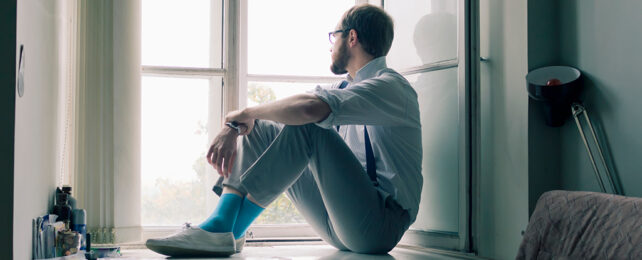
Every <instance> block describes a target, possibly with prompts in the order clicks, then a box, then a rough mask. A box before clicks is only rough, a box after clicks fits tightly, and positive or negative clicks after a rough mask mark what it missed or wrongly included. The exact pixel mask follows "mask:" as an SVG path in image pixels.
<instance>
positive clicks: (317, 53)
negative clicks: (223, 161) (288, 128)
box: [245, 0, 355, 224]
mask: <svg viewBox="0 0 642 260" xmlns="http://www.w3.org/2000/svg"><path fill="white" fill-rule="evenodd" d="M354 3H355V1H354V0H332V1H297V0H278V1H264V0H248V1H247V18H246V19H247V71H248V73H247V75H245V79H246V86H247V92H245V93H246V95H247V100H246V102H247V106H253V105H258V104H262V103H266V102H270V101H274V100H277V99H282V98H284V97H288V96H291V95H294V94H299V93H304V92H306V91H309V90H312V89H313V88H314V87H315V86H317V85H319V84H330V83H334V82H336V81H339V80H340V79H341V77H339V76H335V75H333V74H332V73H331V72H330V69H329V68H330V63H331V59H330V52H329V50H330V47H331V46H330V44H329V42H328V39H327V38H328V37H327V35H328V34H327V33H328V31H331V30H332V29H334V27H335V26H336V24H337V22H338V21H339V19H340V18H341V15H342V14H343V12H345V10H347V9H348V8H350V7H351V6H352V5H354ZM292 10H296V11H292ZM255 223H256V224H268V223H269V224H295V223H304V220H303V217H302V216H301V215H300V214H299V213H298V212H297V211H296V209H295V208H294V206H293V205H292V204H291V203H290V202H289V200H288V199H287V198H286V197H285V195H281V197H279V199H277V201H275V202H274V203H273V204H272V205H270V207H268V209H266V211H265V212H264V213H263V214H261V216H260V217H259V218H258V219H257V221H256V222H255Z"/></svg>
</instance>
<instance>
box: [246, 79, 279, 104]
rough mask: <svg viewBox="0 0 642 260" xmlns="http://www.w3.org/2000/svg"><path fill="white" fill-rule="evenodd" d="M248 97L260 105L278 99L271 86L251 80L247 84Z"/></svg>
mask: <svg viewBox="0 0 642 260" xmlns="http://www.w3.org/2000/svg"><path fill="white" fill-rule="evenodd" d="M247 98H248V99H250V100H252V101H254V102H256V103H257V104H259V105H260V104H265V103H268V102H272V101H274V100H276V95H275V94H274V90H272V89H271V88H270V87H265V86H260V85H259V84H257V83H255V82H251V83H249V84H248V86H247Z"/></svg>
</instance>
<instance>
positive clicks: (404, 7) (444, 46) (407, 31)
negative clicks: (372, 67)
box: [385, 0, 458, 70]
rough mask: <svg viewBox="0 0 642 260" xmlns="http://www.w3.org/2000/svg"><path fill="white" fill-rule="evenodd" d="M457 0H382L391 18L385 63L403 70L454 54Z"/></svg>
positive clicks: (449, 57)
mask: <svg viewBox="0 0 642 260" xmlns="http://www.w3.org/2000/svg"><path fill="white" fill-rule="evenodd" d="M457 2H458V1H452V0H430V1H426V0H408V1H386V2H385V9H386V11H388V13H390V15H391V16H392V17H393V19H394V21H395V39H394V41H393V43H392V48H391V49H390V53H389V54H388V59H387V60H388V65H389V66H390V67H392V68H394V69H396V70H403V69H407V68H410V67H415V66H421V65H423V64H428V63H433V62H437V61H443V60H449V59H455V58H457ZM409 6H412V7H413V8H408V7H409Z"/></svg>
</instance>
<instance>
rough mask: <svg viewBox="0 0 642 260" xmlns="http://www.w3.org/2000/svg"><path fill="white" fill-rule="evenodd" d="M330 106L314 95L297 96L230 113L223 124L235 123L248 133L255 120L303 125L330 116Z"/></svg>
mask: <svg viewBox="0 0 642 260" xmlns="http://www.w3.org/2000/svg"><path fill="white" fill-rule="evenodd" d="M330 112H331V110H330V106H328V104H327V103H325V102H324V101H323V100H321V99H319V98H318V97H317V96H316V95H314V94H298V95H294V96H291V97H288V98H284V99H281V100H278V101H274V102H271V103H268V104H264V105H259V106H254V107H248V108H246V109H243V110H240V111H233V112H230V113H229V114H228V115H227V116H226V117H225V122H232V121H236V122H239V123H241V124H245V125H247V126H248V128H249V129H247V130H246V131H245V132H244V133H242V134H247V133H249V132H250V131H251V130H252V129H251V128H252V127H253V122H254V120H255V119H264V120H271V121H276V122H280V123H283V124H286V125H304V124H308V123H316V122H319V121H321V120H323V119H325V118H326V117H328V115H329V114H330Z"/></svg>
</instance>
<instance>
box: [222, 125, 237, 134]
mask: <svg viewBox="0 0 642 260" xmlns="http://www.w3.org/2000/svg"><path fill="white" fill-rule="evenodd" d="M221 133H223V134H224V135H232V136H235V137H236V136H239V133H238V132H237V131H236V129H234V128H231V127H229V126H227V125H226V126H224V127H223V129H222V130H221Z"/></svg>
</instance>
